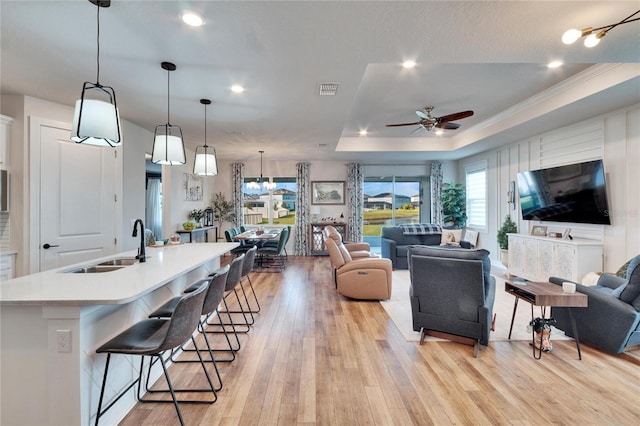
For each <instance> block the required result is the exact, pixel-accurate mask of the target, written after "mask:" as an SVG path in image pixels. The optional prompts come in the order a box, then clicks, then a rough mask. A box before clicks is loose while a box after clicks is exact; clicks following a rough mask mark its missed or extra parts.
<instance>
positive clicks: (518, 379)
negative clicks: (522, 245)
mask: <svg viewBox="0 0 640 426" xmlns="http://www.w3.org/2000/svg"><path fill="white" fill-rule="evenodd" d="M228 259H229V258H227V260H228ZM252 277H253V283H254V286H255V288H256V291H257V292H258V297H259V299H260V301H261V304H262V312H261V313H260V314H258V315H257V317H256V323H255V326H254V327H253V329H252V330H251V332H250V333H249V334H248V335H245V336H242V337H241V342H242V345H243V347H242V349H241V350H240V352H239V353H238V358H237V359H236V361H234V362H233V363H227V364H219V368H220V370H221V372H222V375H223V383H224V388H223V390H222V391H220V392H219V394H218V396H219V399H218V401H217V402H216V403H215V404H211V405H193V404H182V405H181V409H182V412H183V415H184V417H185V422H186V423H187V424H188V425H235V424H241V425H248V424H261V425H301V424H308V425H312V424H317V425H321V424H325V425H359V424H379V425H412V424H413V425H429V424H434V425H450V424H479V425H485V424H486V425H489V424H491V425H494V424H518V425H540V424H551V423H556V424H576V425H578V424H580V425H584V424H597V425H601V424H615V425H637V424H640V396H639V395H640V351H634V353H631V354H629V353H627V354H623V355H622V356H612V355H608V354H604V353H602V352H600V351H598V350H595V349H593V348H591V347H589V346H587V345H583V346H582V361H579V360H578V359H577V352H576V347H575V344H574V342H573V340H568V341H554V342H553V345H554V348H553V351H552V352H551V353H549V354H543V356H542V359H541V360H535V359H533V358H532V356H531V348H530V346H529V345H528V343H527V342H523V341H518V342H491V343H490V344H489V346H488V347H486V348H485V347H481V348H482V349H481V351H480V354H479V357H478V358H476V359H474V358H473V356H472V348H471V347H468V346H463V345H460V344H456V343H451V342H428V343H426V344H425V345H424V346H419V345H418V343H416V342H406V341H405V340H404V339H403V337H402V335H401V334H400V332H399V331H398V330H397V328H396V326H395V325H394V323H393V322H392V321H391V320H390V319H389V317H388V316H387V314H386V312H385V311H384V309H383V308H382V307H381V306H380V304H379V303H378V302H360V301H353V300H349V299H346V298H344V297H342V296H339V295H338V294H337V293H336V291H335V288H334V285H333V282H332V281H331V275H330V273H329V263H328V259H327V258H324V257H306V258H305V257H293V256H290V257H289V260H288V264H287V268H286V271H285V272H284V273H254V274H253V275H252ZM407 308H409V304H407ZM198 368H199V365H186V364H180V365H174V366H172V367H171V373H172V377H175V378H177V381H178V383H174V385H177V386H180V385H184V384H185V383H190V384H191V385H193V384H194V383H196V385H199V384H200V385H201V384H202V376H203V374H202V371H201V370H199V369H198ZM177 423H178V420H177V416H176V414H175V410H174V408H173V405H171V404H138V405H137V406H136V407H135V408H134V410H132V411H131V413H130V414H129V415H128V416H127V417H126V418H125V419H124V421H123V422H122V424H123V425H174V424H177Z"/></svg>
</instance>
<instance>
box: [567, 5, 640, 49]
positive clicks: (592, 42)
mask: <svg viewBox="0 0 640 426" xmlns="http://www.w3.org/2000/svg"><path fill="white" fill-rule="evenodd" d="M638 13H640V10H638V11H637V12H634V13H632V14H631V15H629V16H627V17H626V18H624V19H623V20H622V21H620V22H618V23H615V24H610V25H605V26H604V27H598V28H592V27H587V28H583V29H582V30H576V29H570V30H567V31H565V33H564V34H563V35H562V42H563V43H564V44H573V43H575V42H576V41H577V40H578V39H579V38H581V37H586V38H585V39H584V45H585V46H586V47H594V46H597V45H598V43H600V39H601V38H602V37H604V36H606V35H607V33H608V32H609V31H611V30H612V29H614V28H615V27H617V26H618V25H622V24H628V23H629V22H634V21H637V20H639V19H640V18H634V19H631V18H633V17H634V16H635V15H637V14H638Z"/></svg>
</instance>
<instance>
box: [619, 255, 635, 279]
mask: <svg viewBox="0 0 640 426" xmlns="http://www.w3.org/2000/svg"><path fill="white" fill-rule="evenodd" d="M632 260H633V259H629V260H628V261H627V263H625V264H624V265H622V266H621V267H620V269H618V272H616V276H617V277H620V278H624V279H625V280H626V279H627V269H629V264H630V263H631V261H632Z"/></svg>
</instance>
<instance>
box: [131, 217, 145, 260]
mask: <svg viewBox="0 0 640 426" xmlns="http://www.w3.org/2000/svg"><path fill="white" fill-rule="evenodd" d="M138 223H139V224H140V248H139V249H138V255H137V256H136V259H140V263H144V262H146V261H147V255H146V253H145V251H144V250H145V241H144V223H142V219H136V223H134V224H133V234H131V236H132V237H137V236H138Z"/></svg>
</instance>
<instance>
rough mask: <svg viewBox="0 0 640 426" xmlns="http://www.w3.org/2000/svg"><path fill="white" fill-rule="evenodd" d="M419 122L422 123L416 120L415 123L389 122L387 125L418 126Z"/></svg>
mask: <svg viewBox="0 0 640 426" xmlns="http://www.w3.org/2000/svg"><path fill="white" fill-rule="evenodd" d="M418 124H420V122H419V121H416V122H415V123H399V124H387V127H399V126H417V125H418Z"/></svg>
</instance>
